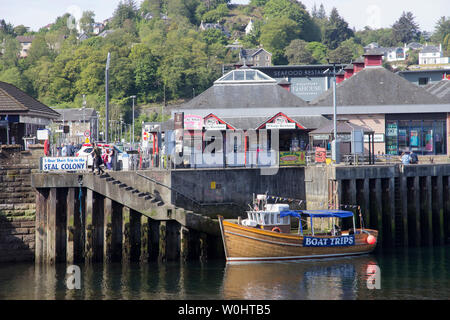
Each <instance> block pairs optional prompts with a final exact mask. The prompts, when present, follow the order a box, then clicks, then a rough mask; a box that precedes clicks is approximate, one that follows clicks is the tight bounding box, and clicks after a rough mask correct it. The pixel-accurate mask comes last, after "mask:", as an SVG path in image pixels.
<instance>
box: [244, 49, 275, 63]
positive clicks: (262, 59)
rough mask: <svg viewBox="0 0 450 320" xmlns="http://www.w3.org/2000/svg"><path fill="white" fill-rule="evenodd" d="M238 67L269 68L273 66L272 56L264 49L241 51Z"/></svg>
mask: <svg viewBox="0 0 450 320" xmlns="http://www.w3.org/2000/svg"><path fill="white" fill-rule="evenodd" d="M236 65H237V66H238V65H240V66H242V65H247V66H255V67H269V66H271V65H272V54H271V53H270V52H269V51H267V50H265V49H264V48H255V49H241V50H240V51H239V62H238V63H237V64H236Z"/></svg>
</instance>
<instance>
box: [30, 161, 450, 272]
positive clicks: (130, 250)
mask: <svg viewBox="0 0 450 320" xmlns="http://www.w3.org/2000/svg"><path fill="white" fill-rule="evenodd" d="M238 176H239V177H241V180H240V179H238ZM246 179H250V180H249V181H247V180H246ZM294 180H295V183H294ZM194 182H195V183H197V186H198V188H192V186H193V185H195V183H194ZM183 183H184V184H183ZM32 184H33V187H34V188H35V189H36V194H35V197H36V224H35V226H36V232H35V237H36V240H35V242H36V245H35V246H36V250H35V255H36V261H37V262H39V263H44V262H45V263H56V262H70V263H72V262H74V263H75V262H79V261H84V262H86V263H90V262H100V261H104V262H105V263H109V262H116V261H122V262H126V261H132V262H135V261H140V262H143V263H145V262H147V261H155V260H159V261H170V260H181V261H186V260H189V259H200V260H205V259H209V258H214V257H223V248H222V244H221V242H222V241H221V239H220V231H219V226H218V223H217V220H214V219H212V217H213V216H214V217H215V216H216V215H217V214H222V213H223V212H222V210H224V211H227V210H229V209H230V208H231V207H233V208H234V209H233V210H232V211H231V212H232V213H233V214H234V217H238V216H241V217H244V216H245V211H246V209H247V208H246V207H245V206H244V205H245V204H247V203H249V202H250V200H251V197H252V195H253V193H265V192H266V191H267V192H268V193H269V194H272V195H277V196H279V197H286V198H290V197H292V198H295V199H297V200H298V199H302V200H305V203H306V208H308V209H326V208H336V209H338V208H339V209H346V210H352V211H353V212H354V213H355V214H356V217H357V219H356V221H357V227H360V222H359V220H360V219H359V217H360V216H361V217H362V221H363V226H364V227H365V228H372V229H377V230H378V231H379V239H378V248H379V249H381V248H385V247H386V248H388V247H393V246H421V245H424V246H432V245H441V244H445V243H449V242H450V164H423V165H409V166H403V165H372V166H344V165H339V166H315V167H296V168H293V167H292V168H280V170H279V173H277V174H276V175H274V176H272V177H267V176H261V177H260V176H258V175H257V172H256V171H255V169H248V170H245V169H205V170H197V171H189V170H181V171H178V170H177V171H175V172H171V171H155V172H149V171H145V172H139V173H127V174H124V173H123V172H121V173H117V174H116V173H115V172H113V173H111V174H108V175H104V176H101V177H100V176H94V175H92V174H77V173H66V174H56V173H55V174H53V173H45V174H34V175H33V176H32ZM243 185H245V187H243ZM189 186H191V188H188V187H189ZM252 186H253V187H252ZM246 188H249V189H248V190H247V189H246ZM234 189H235V190H239V192H235V191H233V190H234ZM244 191H245V192H244ZM251 191H254V192H251ZM208 199H209V201H208ZM211 199H212V200H214V201H215V202H214V203H212V202H211ZM305 203H303V207H305V206H304V204H305ZM230 204H233V205H232V206H230ZM180 205H182V206H183V207H181V206H180ZM184 205H185V206H186V207H184ZM193 208H201V210H200V212H201V214H200V212H197V211H195V210H194V211H195V212H193V211H192V209H193ZM344 227H350V225H345V226H344Z"/></svg>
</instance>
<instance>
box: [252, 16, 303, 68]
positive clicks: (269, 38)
mask: <svg viewBox="0 0 450 320" xmlns="http://www.w3.org/2000/svg"><path fill="white" fill-rule="evenodd" d="M298 36H299V30H298V25H297V23H296V22H295V21H293V20H291V19H288V18H281V17H277V18H273V19H271V20H270V21H269V22H268V23H267V24H265V25H264V26H263V27H262V28H261V37H260V39H261V43H262V44H263V45H264V48H265V49H266V50H268V51H269V52H271V53H272V62H273V63H274V64H283V63H286V58H285V57H284V48H286V47H287V46H288V45H289V44H290V43H291V41H292V40H294V39H296V38H298Z"/></svg>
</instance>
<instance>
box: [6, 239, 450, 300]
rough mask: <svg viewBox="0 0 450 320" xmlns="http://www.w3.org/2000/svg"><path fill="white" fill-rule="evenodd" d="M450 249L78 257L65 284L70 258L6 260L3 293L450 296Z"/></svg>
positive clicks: (51, 296) (195, 297)
mask: <svg viewBox="0 0 450 320" xmlns="http://www.w3.org/2000/svg"><path fill="white" fill-rule="evenodd" d="M449 249H450V248H449V247H448V246H447V247H441V248H417V249H408V250H405V249H397V250H393V251H391V252H388V251H384V252H383V253H382V254H379V255H376V256H375V255H365V256H359V257H348V258H339V259H328V260H310V261H297V262H278V263H248V264H233V265H226V264H225V262H224V261H222V260H220V261H208V262H204V263H201V262H189V263H178V262H168V263H162V264H160V263H156V262H155V263H148V264H132V263H130V264H92V265H80V270H81V289H80V290H69V289H67V287H66V280H67V277H68V276H69V275H67V274H66V271H67V269H66V267H67V266H66V265H65V264H59V265H56V266H37V265H36V266H35V265H34V264H0V299H32V300H33V299H42V300H54V299H57V300H59V299H69V300H72V299H76V300H78V299H81V300H83V299H90V300H92V299H95V300H97V299H102V300H103V299H108V300H116V299H133V300H135V299H152V300H155V299H160V300H166V299H177V300H184V299H189V300H200V299H217V300H230V299H242V300H245V299H253V300H254V299H261V300H281V299H282V300H297V299H319V300H320V299H326V300H329V299H346V300H347V299H348V300H361V299H362V300H367V299H449V298H450V271H449V270H450V250H449ZM371 266H372V267H371ZM368 267H369V269H368ZM375 267H377V268H378V269H379V272H380V273H379V276H380V279H379V280H380V281H379V285H380V289H378V290H377V289H373V290H370V289H369V288H368V284H367V280H368V277H370V276H371V275H370V274H368V271H370V268H372V270H374V268H375Z"/></svg>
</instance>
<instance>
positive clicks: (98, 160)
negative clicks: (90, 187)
mask: <svg viewBox="0 0 450 320" xmlns="http://www.w3.org/2000/svg"><path fill="white" fill-rule="evenodd" d="M92 146H93V147H94V148H93V149H92V152H91V155H92V156H93V157H94V159H93V161H92V173H94V169H95V167H96V168H97V173H98V174H99V175H100V171H101V172H102V173H105V171H103V169H102V167H101V165H102V163H103V160H102V150H101V149H100V147H99V146H97V145H96V144H95V142H93V143H92ZM94 174H95V173H94Z"/></svg>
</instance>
